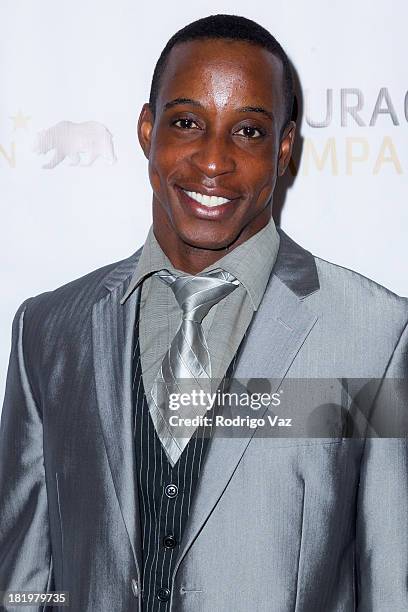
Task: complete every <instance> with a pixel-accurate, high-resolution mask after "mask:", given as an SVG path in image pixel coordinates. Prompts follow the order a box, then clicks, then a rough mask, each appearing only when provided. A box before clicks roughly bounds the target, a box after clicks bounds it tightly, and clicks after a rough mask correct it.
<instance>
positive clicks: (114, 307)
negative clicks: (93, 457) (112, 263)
mask: <svg viewBox="0 0 408 612" xmlns="http://www.w3.org/2000/svg"><path fill="white" fill-rule="evenodd" d="M136 255H138V254H136ZM136 255H133V256H132V257H130V258H129V259H127V260H125V261H124V262H122V264H121V265H119V267H118V268H115V270H114V271H113V272H112V273H111V274H110V275H109V276H108V277H107V278H106V279H105V286H106V287H107V288H108V289H109V293H108V294H107V295H105V296H104V297H103V298H102V299H100V300H99V301H98V302H96V303H95V304H94V307H93V313H92V334H93V335H92V338H93V355H94V371H95V382H96V393H97V401H98V408H99V415H100V420H101V426H102V432H103V438H104V443H105V448H106V453H107V456H108V462H109V467H110V470H111V473H112V479H113V483H114V487H115V492H116V495H117V498H118V502H119V506H120V509H121V513H122V516H123V520H124V522H125V525H126V529H127V532H128V535H129V539H130V544H131V547H132V551H133V554H134V558H135V563H136V564H137V565H138V566H139V569H140V568H141V543H140V536H139V531H140V530H139V507H138V500H137V486H136V470H135V449H134V440H133V401H132V380H131V375H132V348H133V330H134V323H135V313H136V304H137V299H138V294H139V290H138V289H137V290H136V291H134V292H133V294H132V295H131V296H130V298H129V299H128V300H127V301H126V302H125V303H124V304H121V303H120V299H121V298H122V296H123V294H124V292H125V290H126V285H127V284H128V281H129V280H130V274H131V273H132V272H133V270H134V267H135V265H136V263H137V256H136Z"/></svg>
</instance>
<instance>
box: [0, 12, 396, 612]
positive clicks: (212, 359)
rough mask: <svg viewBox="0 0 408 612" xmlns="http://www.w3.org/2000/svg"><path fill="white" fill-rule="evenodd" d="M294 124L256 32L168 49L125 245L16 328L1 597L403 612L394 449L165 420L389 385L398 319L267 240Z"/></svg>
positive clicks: (223, 25) (287, 76)
mask: <svg viewBox="0 0 408 612" xmlns="http://www.w3.org/2000/svg"><path fill="white" fill-rule="evenodd" d="M292 105H293V84H292V77H291V73H290V68H289V64H288V60H287V57H286V55H285V53H284V51H283V50H282V48H281V46H280V45H279V44H278V43H277V41H276V40H275V39H274V38H273V37H272V36H271V35H270V34H269V33H268V32H267V31H266V30H264V29H263V28H262V27H261V26H259V25H257V24H255V23H254V22H252V21H249V20H247V19H244V18H242V17H235V16H227V15H217V16H211V17H208V18H205V19H201V20H199V21H197V22H194V23H192V24H190V25H188V26H186V28H184V29H183V30H181V31H180V32H178V33H177V34H176V35H175V36H174V37H173V38H172V39H170V41H169V43H168V44H167V46H166V47H165V49H164V51H163V52H162V54H161V57H160V59H159V61H158V63H157V66H156V69H155V72H154V76H153V81H152V88H151V94H150V100H149V104H145V105H144V106H143V109H142V111H141V114H140V119H139V124H138V135H139V140H140V144H141V146H142V149H143V152H144V154H145V156H146V157H147V159H148V160H149V176H150V181H151V185H152V189H153V225H152V228H151V229H150V231H149V234H148V236H147V239H146V242H145V245H144V247H143V249H139V250H138V251H137V252H136V253H135V254H134V255H132V256H131V257H129V258H128V259H125V260H123V261H121V262H119V263H115V264H112V265H109V266H106V267H105V268H102V269H100V270H97V271H95V272H92V273H90V274H88V275H87V276H85V277H83V278H81V279H79V280H76V281H73V282H72V283H69V284H68V285H65V286H63V287H61V288H59V289H57V290H56V291H53V292H48V293H45V294H42V295H40V296H37V297H35V298H30V299H28V300H26V301H25V302H24V304H22V306H21V307H20V308H19V310H18V312H17V314H16V317H15V320H14V325H13V342H12V352H11V358H10V366H9V373H8V380H7V391H6V398H5V404H4V408H3V415H2V426H1V437H0V443H1V446H0V453H1V464H0V500H1V501H0V503H1V511H0V589H1V590H14V591H24V590H26V591H39V592H46V591H47V590H48V591H67V592H68V593H69V597H70V600H69V601H70V607H71V609H72V610H74V611H75V612H84V611H95V612H105V611H106V612H108V611H109V612H111V611H113V610H115V612H116V611H117V612H119V611H121V612H122V611H123V612H124V611H130V610H139V611H140V610H145V611H156V610H157V611H161V610H163V611H166V612H168V611H170V610H171V611H185V612H187V611H188V612H190V611H196V610H202V611H203V612H249V611H252V610H256V611H261V612H266V611H268V612H269V611H271V610H273V611H276V612H277V611H279V612H284V611H292V610H297V611H298V612H340V611H341V612H351V611H354V610H358V611H359V612H363V611H364V612H389V611H392V612H402V611H403V610H404V611H406V610H407V609H408V590H407V581H406V578H407V574H408V541H407V524H408V480H407V471H406V468H407V445H406V439H404V438H402V437H397V436H394V437H392V438H391V437H387V439H374V438H373V437H370V436H364V439H363V437H360V436H357V437H355V438H354V439H351V438H350V439H348V438H347V437H346V436H344V435H342V434H341V433H340V434H339V433H338V432H337V433H334V434H332V435H330V436H328V435H326V436H323V437H321V436H319V435H316V436H314V437H310V436H307V435H302V436H298V437H297V436H294V437H290V436H282V437H280V436H278V437H276V436H275V437H272V436H269V435H268V436H263V435H262V433H261V429H262V428H261V427H260V426H259V427H258V428H255V429H252V430H251V434H250V435H244V434H242V432H241V433H239V434H234V433H233V432H232V434H231V435H230V436H229V437H226V436H225V435H222V434H221V433H220V429H216V431H215V432H214V428H211V427H210V433H209V434H208V429H207V428H206V426H203V427H202V426H200V425H199V426H197V427H194V426H192V427H189V428H188V427H187V428H184V429H183V428H182V430H181V431H182V433H181V434H178V433H177V426H174V427H173V425H172V424H171V422H170V417H169V415H170V412H171V413H172V414H174V412H173V411H171V410H170V409H169V404H168V402H167V404H166V399H165V401H164V402H163V395H162V391H163V387H166V388H168V389H173V388H174V387H173V386H174V385H175V384H176V385H177V384H178V382H180V384H181V386H182V388H183V381H184V382H186V381H187V383H188V382H189V381H192V380H193V381H195V382H194V384H196V383H198V384H199V385H201V386H202V387H203V388H208V385H209V384H211V383H212V381H213V379H214V380H218V381H222V380H223V379H224V381H226V380H227V378H228V377H231V376H232V375H233V376H234V378H236V379H237V380H238V379H242V380H245V381H247V380H248V379H252V380H254V379H261V380H264V382H265V381H266V383H267V385H269V386H268V388H269V390H270V391H276V392H278V390H279V388H280V386H279V383H282V384H283V382H285V381H286V380H289V379H291V380H292V379H293V381H296V380H300V381H302V380H305V379H306V380H310V379H312V378H313V379H316V380H319V381H325V380H331V379H341V385H340V386H339V387H336V385H334V384H333V385H331V386H330V385H329V386H327V388H326V386H325V385H322V390H321V392H320V391H318V396H317V397H315V400H316V401H317V402H318V406H320V407H321V406H322V405H323V404H324V405H326V404H325V403H328V404H327V405H332V404H333V401H337V399H338V393H339V389H340V387H341V393H342V398H343V399H342V400H341V408H342V409H343V410H344V408H345V406H346V409H347V410H346V412H348V410H350V411H351V409H352V407H350V404H348V405H347V403H345V401H346V400H344V395H346V396H347V397H348V398H351V403H352V402H353V401H354V400H355V398H356V397H357V396H360V397H361V396H362V395H364V394H365V396H367V395H368V396H369V398H371V399H369V401H368V410H370V411H371V410H372V406H373V405H374V403H375V402H374V400H373V396H372V395H370V393H366V392H365V386H364V384H363V382H360V381H363V380H367V379H370V380H374V381H377V382H376V385H375V393H374V395H375V398H377V396H378V392H379V389H380V388H382V386H383V383H384V381H386V379H390V380H393V379H397V378H400V377H403V376H405V372H406V365H407V363H406V362H407V339H408V332H407V321H408V308H407V301H406V300H405V299H403V298H399V297H398V296H396V295H394V294H393V293H391V292H389V291H387V290H386V289H384V288H383V287H380V286H379V285H377V284H375V283H374V282H372V281H370V280H368V279H366V278H364V277H362V276H360V275H358V274H356V273H355V272H352V271H350V270H346V269H344V268H340V267H338V266H335V265H333V264H330V263H327V262H325V261H323V260H321V259H318V258H316V257H314V256H312V255H311V254H310V253H308V252H307V251H305V250H304V249H302V248H301V247H300V246H299V245H297V244H295V243H294V242H293V241H292V240H291V239H290V238H289V237H288V236H286V235H285V234H284V232H282V231H280V230H279V231H278V230H277V229H276V228H275V225H274V222H273V220H272V216H271V215H272V201H273V191H274V187H275V183H276V180H277V177H278V176H281V175H282V174H283V173H284V172H285V170H286V168H287V166H288V163H289V160H290V156H291V151H292V146H293V141H294V136H295V123H294V122H293V121H292V120H291V113H292ZM273 381H275V382H273ZM377 383H378V384H377ZM217 388H222V387H217ZM283 388H284V387H283ZM319 388H320V387H317V389H319ZM344 389H347V393H345V392H344ZM164 397H165V398H166V397H167V396H166V395H165V396H164ZM347 397H346V399H347ZM167 399H168V398H167ZM343 400H344V401H343ZM314 405H315V404H314ZM305 406H306V402H300V401H299V402H298V403H296V402H295V403H293V402H292V403H290V402H289V403H288V404H287V406H286V409H287V410H290V409H292V410H293V412H294V417H297V416H299V417H300V416H302V414H303V412H304V410H305ZM205 411H206V409H205ZM205 411H204V412H205ZM209 412H210V413H211V414H215V412H211V411H209ZM264 412H265V409H264V411H260V413H259V416H262V414H264ZM275 412H276V409H275ZM203 414H204V413H202V414H201V415H200V416H202V415H203ZM316 414H319V412H316V411H315V412H314V413H313V415H312V416H313V418H312V420H309V421H308V423H309V425H310V423H312V424H313V423H314V421H313V419H315V420H316ZM336 414H337V413H336ZM365 415H366V416H367V415H368V413H367V412H366V413H365ZM321 421H322V419H320V418H318V426H319V427H320V425H321ZM309 431H310V429H309ZM6 609H7V608H6ZM10 609H12V607H11V606H10ZM29 609H35V610H39V609H42V608H41V606H40V605H39V604H37V606H32V607H31V608H29Z"/></svg>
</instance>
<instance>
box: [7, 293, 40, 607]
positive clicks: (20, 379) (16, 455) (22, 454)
mask: <svg viewBox="0 0 408 612" xmlns="http://www.w3.org/2000/svg"><path fill="white" fill-rule="evenodd" d="M28 302H29V300H27V301H26V302H24V303H23V304H22V305H21V306H20V308H19V309H18V311H17V313H16V315H15V317H14V321H13V332H12V346H11V354H10V361H9V367H8V372H7V381H6V393H5V399H4V405H3V410H2V414H1V425H0V591H6V590H16V591H22V590H27V591H40V592H44V591H47V588H50V583H51V577H52V559H51V547H50V539H49V526H48V506H47V491H46V485H45V473H44V457H43V427H42V418H41V413H40V411H39V408H38V405H37V404H36V401H35V399H34V397H33V394H32V390H31V386H30V381H29V376H28V374H27V371H26V367H25V360H24V346H23V325H24V314H25V311H26V307H27V304H28ZM0 609H1V610H11V609H15V608H12V607H5V608H2V607H1V604H0ZM16 609H17V608H16ZM18 609H19V608H18ZM24 609H26V610H27V611H28V610H30V611H33V610H41V609H42V606H41V605H40V604H38V605H37V607H35V606H28V607H27V606H26V607H25V608H24Z"/></svg>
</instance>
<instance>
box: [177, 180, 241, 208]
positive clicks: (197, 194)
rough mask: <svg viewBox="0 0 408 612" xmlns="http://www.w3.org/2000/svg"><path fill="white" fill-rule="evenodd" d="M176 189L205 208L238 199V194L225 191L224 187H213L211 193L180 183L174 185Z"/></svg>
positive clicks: (215, 206)
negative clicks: (187, 187) (189, 187)
mask: <svg viewBox="0 0 408 612" xmlns="http://www.w3.org/2000/svg"><path fill="white" fill-rule="evenodd" d="M176 187H177V189H178V190H179V191H181V192H183V193H184V194H185V195H186V196H187V197H188V198H190V200H193V201H194V202H197V204H200V205H201V206H205V207H206V208H217V207H218V206H223V205H225V204H229V203H230V202H233V201H234V200H238V199H239V196H237V195H236V194H231V193H227V192H226V190H224V189H213V190H211V192H212V193H203V191H195V190H193V189H185V188H184V187H181V186H180V185H176ZM207 191H210V190H207Z"/></svg>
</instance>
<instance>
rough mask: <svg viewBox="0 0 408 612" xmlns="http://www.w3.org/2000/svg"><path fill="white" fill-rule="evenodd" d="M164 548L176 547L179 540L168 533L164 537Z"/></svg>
mask: <svg viewBox="0 0 408 612" xmlns="http://www.w3.org/2000/svg"><path fill="white" fill-rule="evenodd" d="M163 545H164V548H174V547H175V546H176V545H177V540H176V538H175V537H174V536H173V535H166V536H164V538H163Z"/></svg>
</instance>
